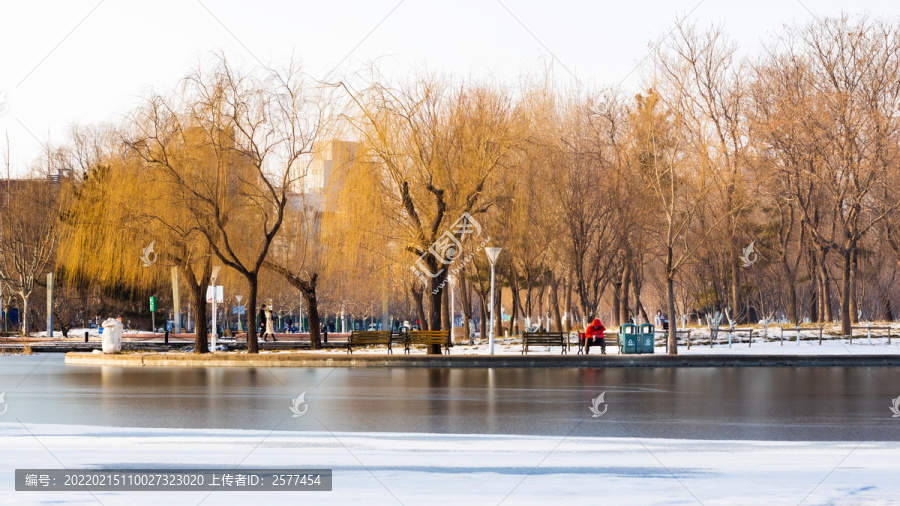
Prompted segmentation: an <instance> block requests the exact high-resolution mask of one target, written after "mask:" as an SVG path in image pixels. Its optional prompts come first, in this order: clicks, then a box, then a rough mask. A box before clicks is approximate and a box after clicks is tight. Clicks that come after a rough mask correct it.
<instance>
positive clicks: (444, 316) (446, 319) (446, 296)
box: [441, 281, 453, 345]
mask: <svg viewBox="0 0 900 506" xmlns="http://www.w3.org/2000/svg"><path fill="white" fill-rule="evenodd" d="M447 282H448V283H449V281H447ZM441 295H442V297H441V328H442V329H444V330H447V331H449V332H450V344H451V345H452V344H453V322H452V320H451V319H450V287H449V286H446V285H445V286H444V288H443V289H442V290H441Z"/></svg>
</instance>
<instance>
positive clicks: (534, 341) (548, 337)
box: [522, 332, 569, 355]
mask: <svg viewBox="0 0 900 506" xmlns="http://www.w3.org/2000/svg"><path fill="white" fill-rule="evenodd" d="M568 341H569V339H568V334H566V333H563V332H525V333H523V334H522V354H523V355H524V354H526V353H528V347H529V346H560V347H562V353H564V354H565V353H568V348H569V342H568Z"/></svg>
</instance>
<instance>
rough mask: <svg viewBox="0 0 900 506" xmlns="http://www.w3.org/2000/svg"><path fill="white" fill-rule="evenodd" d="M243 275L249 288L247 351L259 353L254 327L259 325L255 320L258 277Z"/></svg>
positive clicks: (257, 338)
mask: <svg viewBox="0 0 900 506" xmlns="http://www.w3.org/2000/svg"><path fill="white" fill-rule="evenodd" d="M245 277H246V278H247V285H248V286H249V288H250V290H249V292H250V293H249V294H248V295H247V307H248V308H249V310H250V312H249V313H248V314H247V353H259V336H257V335H256V329H257V328H258V327H259V323H258V322H257V321H256V299H257V294H258V292H259V278H257V277H256V276H245ZM204 304H205V301H204ZM204 307H205V306H204ZM204 321H206V320H204Z"/></svg>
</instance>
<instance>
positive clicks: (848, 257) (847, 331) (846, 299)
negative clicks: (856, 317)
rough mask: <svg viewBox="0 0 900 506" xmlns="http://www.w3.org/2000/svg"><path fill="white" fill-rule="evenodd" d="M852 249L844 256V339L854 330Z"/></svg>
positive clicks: (842, 328) (842, 325)
mask: <svg viewBox="0 0 900 506" xmlns="http://www.w3.org/2000/svg"><path fill="white" fill-rule="evenodd" d="M851 252H852V247H851V248H850V249H849V250H848V251H847V252H845V253H844V254H843V255H842V256H843V275H842V278H843V279H841V334H843V336H844V337H846V338H849V337H850V332H851V331H852V329H851V328H850V327H851V326H852V325H853V322H852V318H851V317H850V298H851V293H850V271H851V269H850V266H851V264H852V259H851V256H852V253H851Z"/></svg>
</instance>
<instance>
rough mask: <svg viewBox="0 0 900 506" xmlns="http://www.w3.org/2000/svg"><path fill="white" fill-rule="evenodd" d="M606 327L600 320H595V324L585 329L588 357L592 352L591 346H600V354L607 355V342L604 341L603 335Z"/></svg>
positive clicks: (585, 348)
mask: <svg viewBox="0 0 900 506" xmlns="http://www.w3.org/2000/svg"><path fill="white" fill-rule="evenodd" d="M604 332H606V327H604V326H603V324H602V323H600V319H599V318H594V322H593V323H591V324H590V326H588V328H586V329H584V354H585V355H587V354H588V353H589V352H590V350H591V344H599V345H600V354H601V355H606V341H605V340H604V339H603V337H604V336H603V333H604Z"/></svg>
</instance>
